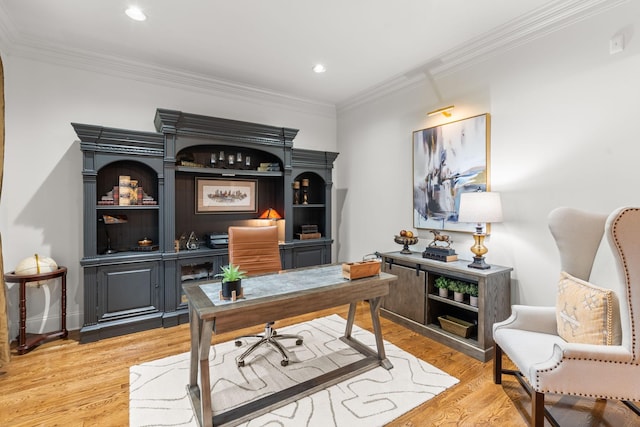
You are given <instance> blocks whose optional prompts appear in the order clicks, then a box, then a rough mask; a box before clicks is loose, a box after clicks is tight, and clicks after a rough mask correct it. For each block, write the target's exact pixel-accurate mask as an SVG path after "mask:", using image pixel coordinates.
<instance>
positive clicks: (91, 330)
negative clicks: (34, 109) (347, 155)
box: [72, 109, 338, 342]
mask: <svg viewBox="0 0 640 427" xmlns="http://www.w3.org/2000/svg"><path fill="white" fill-rule="evenodd" d="M154 124H155V127H156V130H157V132H140V131H131V130H124V129H115V128H107V127H103V126H96V125H86V124H78V123H72V126H73V128H74V129H75V131H76V134H77V135H78V137H79V139H80V148H81V150H82V153H83V167H82V176H83V193H84V202H83V217H84V221H83V230H84V238H83V242H84V249H83V258H82V260H81V261H80V264H81V266H82V267H83V281H84V322H83V327H82V329H81V342H90V341H95V340H98V339H101V338H105V337H111V336H116V335H122V334H126V333H130V332H135V331H140V330H144V329H150V328H155V327H161V326H165V327H166V326H173V325H177V324H179V323H184V322H187V321H188V312H187V302H186V299H185V297H184V293H183V291H182V284H183V283H185V282H191V281H194V280H212V279H213V278H214V275H215V274H216V273H218V272H220V267H221V266H223V265H226V264H227V263H228V255H227V249H226V247H224V245H215V246H214V245H210V246H214V247H210V246H208V245H207V238H208V236H209V235H211V234H221V233H225V232H226V230H227V228H228V227H229V226H230V225H261V224H264V221H265V220H258V219H257V218H258V216H259V215H260V214H261V213H262V212H264V211H265V210H268V209H269V208H271V209H274V210H275V211H277V212H278V213H279V214H280V215H281V216H282V217H283V218H284V221H281V222H275V224H277V225H278V227H279V229H280V230H281V237H282V241H281V244H280V254H281V258H282V264H283V267H284V268H297V267H305V266H311V265H319V264H328V263H331V245H332V243H333V240H332V238H331V189H332V186H333V182H332V170H333V162H334V160H335V159H336V157H337V155H338V154H337V153H333V152H322V151H312V150H300V149H295V148H293V140H294V138H295V137H296V135H297V132H298V130H297V129H290V128H282V127H275V126H268V125H262V124H256V123H248V122H241V121H235V120H228V119H221V118H215V117H208V116H201V115H195V114H189V113H183V112H180V111H174V110H166V109H158V110H157V111H156V115H155V119H154ZM125 179H126V181H124V180H125ZM245 181H247V182H249V183H250V185H252V186H253V187H252V188H253V189H254V190H253V191H254V194H252V195H251V196H250V197H253V198H254V199H252V200H253V204H252V205H251V204H250V205H249V207H246V206H245V207H243V208H242V209H236V210H234V211H224V210H215V209H208V208H207V206H208V205H207V203H206V201H204V200H202V199H203V194H199V192H198V183H199V182H200V183H201V184H202V185H214V186H222V187H223V188H224V186H227V185H233V183H234V182H235V183H237V182H240V183H243V184H244V183H245ZM303 181H304V184H305V185H304V187H303V186H302V185H301V184H302V183H303ZM121 186H122V187H127V186H128V188H130V192H129V193H126V192H125V193H123V192H122V191H123V190H122V189H121V188H120V187H121ZM294 187H299V188H294ZM200 193H202V191H201V192H200ZM127 194H128V196H127ZM122 195H124V196H125V198H126V197H128V198H129V200H128V202H127V203H128V204H126V205H124V204H123V203H124V202H121V201H120V200H122V197H121V196H122ZM199 195H200V196H201V197H200V200H198V199H199ZM204 197H206V196H204ZM308 225H312V226H314V228H315V229H317V233H318V234H317V235H315V236H314V237H313V238H304V237H305V236H307V237H308V236H309V234H304V235H301V234H300V233H301V232H302V231H303V226H308Z"/></svg>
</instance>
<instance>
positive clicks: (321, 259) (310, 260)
mask: <svg viewBox="0 0 640 427" xmlns="http://www.w3.org/2000/svg"><path fill="white" fill-rule="evenodd" d="M326 263H327V260H326V248H325V247H324V246H313V247H309V248H296V249H294V251H293V268H301V267H310V266H313V265H320V264H326Z"/></svg>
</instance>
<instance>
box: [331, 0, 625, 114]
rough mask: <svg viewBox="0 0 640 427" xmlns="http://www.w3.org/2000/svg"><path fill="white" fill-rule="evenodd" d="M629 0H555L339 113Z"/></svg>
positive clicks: (350, 103) (344, 105)
mask: <svg viewBox="0 0 640 427" xmlns="http://www.w3.org/2000/svg"><path fill="white" fill-rule="evenodd" d="M628 1H629V0H555V1H552V2H550V3H548V4H546V5H544V6H543V7H540V8H538V9H536V10H533V11H531V12H530V13H528V14H525V15H523V16H521V17H519V18H517V19H514V20H512V21H510V22H508V23H506V24H504V25H501V26H499V27H497V28H494V29H493V30H491V31H489V32H487V33H484V34H482V35H481V36H479V37H477V38H475V39H472V40H468V41H466V42H465V43H463V44H461V45H458V46H456V47H454V48H453V49H450V50H448V51H446V52H444V53H442V54H441V55H439V56H438V57H436V58H431V59H430V60H429V61H428V62H426V63H425V64H423V65H421V66H419V67H416V68H414V69H412V70H409V71H407V72H405V73H404V74H402V75H398V76H396V77H393V78H391V79H389V80H387V81H385V82H382V83H380V84H379V85H376V86H374V87H372V88H370V89H368V90H366V91H364V92H361V93H360V94H357V95H356V96H354V97H351V98H349V99H347V100H345V101H343V102H341V103H339V104H338V106H337V110H338V113H341V112H345V111H347V110H349V109H351V108H354V107H356V106H358V105H361V104H363V103H366V102H370V101H373V100H375V99H377V98H380V97H382V96H385V95H387V94H388V93H390V92H393V91H397V90H401V89H404V88H410V87H413V86H415V85H417V84H418V83H419V82H420V81H422V80H424V79H434V80H437V79H440V78H443V77H445V76H447V75H450V74H453V73H455V72H458V71H460V70H463V69H465V68H468V67H471V66H473V65H475V64H478V63H480V62H483V61H486V60H487V59H488V58H490V57H492V56H496V55H499V54H501V53H504V52H507V51H509V50H511V49H514V48H516V47H518V46H522V45H524V44H527V43H530V42H532V41H534V40H536V39H538V38H541V37H544V36H546V35H548V34H551V33H553V32H555V31H558V30H560V29H562V28H565V27H568V26H570V25H572V24H575V23H577V22H579V21H582V20H584V19H587V18H589V17H591V16H594V15H598V14H600V13H603V12H605V11H607V10H610V9H612V8H615V7H617V6H619V5H621V4H623V3H627V2H628Z"/></svg>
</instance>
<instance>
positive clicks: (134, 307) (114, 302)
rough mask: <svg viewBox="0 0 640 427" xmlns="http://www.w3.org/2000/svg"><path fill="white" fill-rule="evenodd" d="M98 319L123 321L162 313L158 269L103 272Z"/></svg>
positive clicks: (106, 269) (154, 266) (153, 265)
mask: <svg viewBox="0 0 640 427" xmlns="http://www.w3.org/2000/svg"><path fill="white" fill-rule="evenodd" d="M98 274H99V279H98V294H99V295H100V297H99V298H98V301H99V306H98V319H99V321H111V320H116V319H120V318H126V317H132V316H138V315H141V314H147V313H155V312H158V311H159V310H158V265H157V263H142V264H139V265H135V266H131V265H128V266H117V267H103V268H100V271H99V273H98Z"/></svg>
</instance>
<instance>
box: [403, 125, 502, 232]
mask: <svg viewBox="0 0 640 427" xmlns="http://www.w3.org/2000/svg"><path fill="white" fill-rule="evenodd" d="M489 132H490V116H489V114H481V115H478V116H474V117H469V118H466V119H462V120H458V121H455V122H451V123H446V124H443V125H439V126H434V127H430V128H426V129H421V130H417V131H415V132H413V226H414V227H415V228H423V229H431V230H448V231H460V232H473V231H474V230H475V224H469V223H459V222H458V209H459V207H460V195H461V194H462V193H464V192H468V191H489V190H490V188H489V152H490V137H489Z"/></svg>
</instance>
